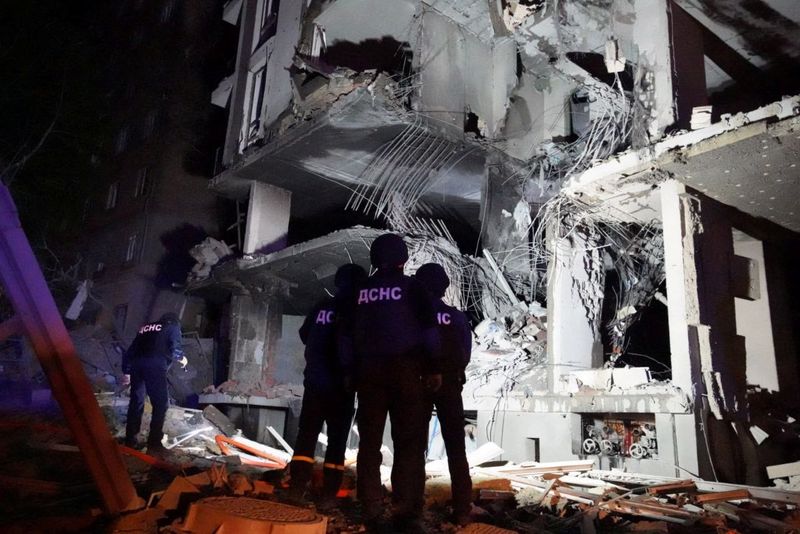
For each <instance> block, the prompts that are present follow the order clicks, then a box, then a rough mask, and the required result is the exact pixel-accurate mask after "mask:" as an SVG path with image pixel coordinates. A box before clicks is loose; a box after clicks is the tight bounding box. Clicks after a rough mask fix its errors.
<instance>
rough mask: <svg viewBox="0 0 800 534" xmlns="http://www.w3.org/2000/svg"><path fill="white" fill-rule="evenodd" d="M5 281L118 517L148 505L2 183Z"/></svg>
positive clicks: (1, 278)
mask: <svg viewBox="0 0 800 534" xmlns="http://www.w3.org/2000/svg"><path fill="white" fill-rule="evenodd" d="M0 282H2V285H3V289H4V290H5V294H6V296H7V297H8V299H9V300H10V301H11V305H12V306H13V308H14V311H15V312H16V314H17V315H16V317H15V319H14V322H13V323H9V324H5V323H4V326H5V327H6V328H4V330H13V329H12V328H9V327H11V326H17V325H21V330H22V332H23V333H24V334H25V335H26V336H27V337H28V339H29V340H30V342H31V345H32V346H33V350H34V352H35V353H36V355H37V357H38V358H39V362H40V364H41V366H42V370H43V371H44V373H45V375H46V376H47V379H48V381H49V382H50V387H51V388H52V392H53V396H54V397H55V399H56V400H57V401H58V403H59V405H60V406H61V411H62V413H63V414H64V419H65V420H66V422H67V426H69V429H70V431H71V432H72V436H73V438H74V439H75V442H76V443H77V444H78V447H79V448H80V450H81V453H82V454H83V458H84V460H85V461H86V465H87V467H88V468H89V471H90V473H91V474H92V477H93V478H94V481H95V483H96V484H97V487H98V489H99V490H100V495H101V497H102V499H103V504H104V505H105V508H106V511H107V512H109V513H112V514H115V513H119V512H123V511H126V510H133V509H136V508H140V507H142V506H143V505H144V502H143V501H142V499H141V498H140V497H139V496H138V495H137V494H136V489H135V488H134V487H133V483H132V482H131V478H130V476H129V475H128V471H127V469H126V468H125V464H124V463H123V461H122V455H121V454H120V451H119V449H118V448H117V444H116V442H115V441H114V438H113V437H112V436H111V433H110V432H109V431H108V427H107V426H106V422H105V419H104V418H103V414H102V413H101V412H100V407H99V406H98V405H97V400H96V399H95V397H94V392H93V391H92V387H91V384H90V383H89V380H88V378H87V377H86V374H85V373H84V371H83V367H82V365H81V363H80V360H79V359H78V356H77V354H76V353H75V347H74V346H73V344H72V340H71V339H70V337H69V335H68V334H67V329H66V328H65V327H64V322H63V321H62V320H61V315H60V314H59V312H58V308H56V304H55V302H54V301H53V296H52V295H51V294H50V290H49V289H48V287H47V284H46V283H45V280H44V276H43V275H42V270H41V268H40V267H39V264H38V262H37V261H36V257H35V256H34V255H33V250H31V246H30V243H29V242H28V238H27V237H26V236H25V232H23V230H22V226H21V225H20V222H19V218H18V216H17V210H16V206H15V205H14V201H13V200H12V199H11V194H10V193H9V191H8V188H7V187H6V186H5V185H3V184H2V183H0Z"/></svg>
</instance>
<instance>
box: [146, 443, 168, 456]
mask: <svg viewBox="0 0 800 534" xmlns="http://www.w3.org/2000/svg"><path fill="white" fill-rule="evenodd" d="M147 454H149V455H150V456H155V457H156V458H161V457H163V456H166V455H167V449H166V448H165V447H164V445H162V444H161V442H160V441H159V442H156V443H148V444H147Z"/></svg>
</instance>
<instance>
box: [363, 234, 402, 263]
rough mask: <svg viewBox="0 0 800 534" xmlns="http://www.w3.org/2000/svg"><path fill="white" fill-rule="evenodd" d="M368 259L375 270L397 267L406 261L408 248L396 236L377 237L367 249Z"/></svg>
mask: <svg viewBox="0 0 800 534" xmlns="http://www.w3.org/2000/svg"><path fill="white" fill-rule="evenodd" d="M369 259H370V261H371V262H372V265H373V266H374V267H377V268H381V267H399V266H401V265H403V264H404V263H405V262H406V261H408V247H406V244H405V242H404V241H403V238H402V237H400V236H399V235H397V234H383V235H379V236H378V237H377V238H375V241H373V242H372V246H371V247H370V249H369Z"/></svg>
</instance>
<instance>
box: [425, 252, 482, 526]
mask: <svg viewBox="0 0 800 534" xmlns="http://www.w3.org/2000/svg"><path fill="white" fill-rule="evenodd" d="M414 278H416V279H417V280H419V281H420V283H421V284H422V285H423V286H424V287H425V289H427V290H428V292H429V293H430V294H431V296H432V297H433V298H434V299H436V300H435V301H434V308H435V310H436V322H437V324H438V325H439V326H438V330H439V339H440V343H441V370H442V387H441V388H439V390H438V391H436V392H431V391H428V392H426V394H425V401H426V406H425V413H426V415H427V417H428V420H430V416H431V411H432V409H433V407H434V406H435V407H436V415H437V417H438V418H439V422H440V423H441V425H442V439H443V440H444V446H445V450H446V451H447V465H448V467H449V469H450V480H451V485H450V488H451V492H452V504H453V517H454V519H455V521H456V523H458V524H465V523H467V522H469V512H470V509H471V508H472V504H471V503H472V480H471V479H470V476H469V464H468V463H467V453H466V450H465V447H464V402H463V401H462V399H461V390H462V387H463V385H464V382H465V375H464V369H465V368H466V367H467V364H468V363H469V359H470V355H471V352H472V333H471V331H470V327H469V321H468V320H467V316H466V315H465V314H464V313H463V312H461V311H460V310H457V309H456V308H453V307H452V306H448V305H447V304H445V303H444V302H442V297H444V293H445V291H446V290H447V287H448V286H449V285H450V279H449V278H448V277H447V273H445V271H444V268H442V266H441V265H439V264H438V263H426V264H425V265H423V266H421V267H420V268H419V269H417V272H416V274H415V275H414Z"/></svg>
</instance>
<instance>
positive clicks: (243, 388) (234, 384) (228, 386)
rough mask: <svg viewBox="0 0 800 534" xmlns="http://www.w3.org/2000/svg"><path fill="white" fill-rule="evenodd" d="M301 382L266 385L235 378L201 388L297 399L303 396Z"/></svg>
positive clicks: (254, 395)
mask: <svg viewBox="0 0 800 534" xmlns="http://www.w3.org/2000/svg"><path fill="white" fill-rule="evenodd" d="M303 391H304V388H303V385H302V384H276V385H273V386H267V385H265V384H264V383H263V382H261V381H259V382H257V383H255V384H241V383H240V382H238V381H236V380H226V381H225V382H223V383H221V384H220V385H218V386H214V385H210V386H207V387H206V388H204V389H203V393H204V394H212V393H224V394H227V395H234V396H235V395H243V396H246V397H265V398H267V399H299V398H302V397H303Z"/></svg>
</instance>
